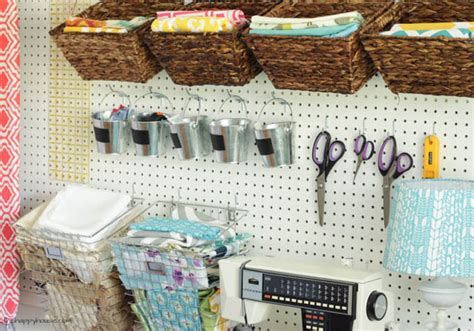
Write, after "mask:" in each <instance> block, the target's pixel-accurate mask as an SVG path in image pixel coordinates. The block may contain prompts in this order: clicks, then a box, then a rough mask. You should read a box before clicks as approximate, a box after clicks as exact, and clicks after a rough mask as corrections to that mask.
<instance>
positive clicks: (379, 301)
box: [367, 291, 388, 321]
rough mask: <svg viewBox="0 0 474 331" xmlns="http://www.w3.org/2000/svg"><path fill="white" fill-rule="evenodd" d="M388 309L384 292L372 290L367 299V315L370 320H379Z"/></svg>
mask: <svg viewBox="0 0 474 331" xmlns="http://www.w3.org/2000/svg"><path fill="white" fill-rule="evenodd" d="M387 310H388V300H387V297H386V296H385V294H383V293H381V292H377V291H374V292H372V293H370V295H369V298H368V299H367V317H368V318H369V320H371V321H381V320H382V319H383V318H384V317H385V314H386V313H387Z"/></svg>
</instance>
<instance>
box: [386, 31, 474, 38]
mask: <svg viewBox="0 0 474 331" xmlns="http://www.w3.org/2000/svg"><path fill="white" fill-rule="evenodd" d="M380 34H381V35H383V36H393V37H432V38H433V37H447V38H474V31H471V30H469V29H448V30H398V31H384V32H382V33H380Z"/></svg>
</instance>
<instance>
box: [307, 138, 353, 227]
mask: <svg viewBox="0 0 474 331" xmlns="http://www.w3.org/2000/svg"><path fill="white" fill-rule="evenodd" d="M345 152H346V145H344V143H343V142H342V141H339V140H335V141H333V142H331V134H330V133H329V132H327V131H325V130H324V131H322V132H321V133H319V134H318V136H317V137H316V140H315V141H314V145H313V153H312V154H313V162H314V163H315V164H316V165H317V166H318V169H319V174H318V212H319V224H320V225H321V226H323V225H324V203H325V196H326V178H327V177H328V175H329V173H330V172H331V170H332V168H334V166H335V165H336V163H337V162H338V161H339V160H340V159H342V157H343V156H344V153H345Z"/></svg>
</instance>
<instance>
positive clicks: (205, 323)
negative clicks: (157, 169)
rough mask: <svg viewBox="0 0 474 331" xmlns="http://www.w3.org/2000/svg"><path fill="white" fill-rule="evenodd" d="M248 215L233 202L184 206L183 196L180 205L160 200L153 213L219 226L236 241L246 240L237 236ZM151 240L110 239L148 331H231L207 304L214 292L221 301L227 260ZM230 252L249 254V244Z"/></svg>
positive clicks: (213, 243) (199, 249)
mask: <svg viewBox="0 0 474 331" xmlns="http://www.w3.org/2000/svg"><path fill="white" fill-rule="evenodd" d="M178 196H179V193H178ZM236 204H237V203H236ZM246 214H247V211H246V210H243V209H237V208H235V207H231V206H230V204H229V205H228V206H227V207H215V206H209V205H200V204H192V203H186V202H181V201H180V198H178V201H174V200H172V201H157V202H155V203H154V204H153V206H152V207H151V208H150V209H149V211H148V216H152V215H153V216H158V217H162V218H165V219H172V220H173V222H180V220H181V221H182V220H198V221H201V222H203V223H206V224H209V225H216V224H219V227H220V228H221V229H222V231H221V232H220V235H223V234H224V233H225V234H228V235H229V237H231V238H240V237H241V236H243V235H242V234H240V235H237V232H236V231H237V223H238V221H239V220H240V219H242V218H243V217H244V216H245V215H246ZM131 231H132V232H133V231H134V230H131ZM234 235H235V237H234ZM225 240H226V238H221V237H219V238H217V237H216V238H215V240H210V241H208V245H211V246H212V247H218V246H220V245H221V244H222V243H223V242H225ZM151 241H152V240H151V238H144V239H143V238H141V239H137V238H131V237H128V236H123V233H119V234H117V235H116V236H114V237H113V238H112V239H111V244H112V249H113V252H114V255H115V260H116V264H117V268H118V270H119V272H120V279H121V280H122V283H123V284H124V286H125V288H127V289H129V290H133V294H134V295H133V296H134V303H133V304H132V305H131V307H132V310H133V312H134V313H135V315H136V316H137V318H138V320H139V321H140V323H141V324H142V326H143V327H144V328H145V329H146V328H148V329H149V330H173V331H181V330H182V331H188V330H202V329H203V327H206V329H213V328H214V329H216V328H217V329H226V326H227V325H229V323H230V322H228V321H227V320H224V319H223V318H222V317H221V316H220V313H219V310H218V309H217V310H214V311H212V310H211V309H210V308H209V307H210V306H211V304H210V303H209V302H208V301H206V300H211V299H212V298H213V297H214V296H213V295H214V294H217V295H216V297H218V293H219V290H218V289H217V286H218V268H217V261H218V260H219V259H220V258H225V257H226V256H225V255H215V256H210V255H209V254H203V251H202V250H203V248H202V247H201V246H197V247H194V248H183V247H180V246H176V245H174V244H171V245H170V244H169V243H167V244H166V245H165V246H163V245H161V244H162V242H160V244H157V243H156V242H151ZM220 247H222V246H220ZM230 251H232V252H233V253H234V254H241V253H244V252H246V248H245V244H242V245H240V244H239V247H238V248H235V247H234V248H233V249H232V250H230V249H229V252H230ZM212 306H213V307H214V309H216V308H215V307H217V306H219V300H218V299H216V301H215V303H212ZM206 307H207V308H206Z"/></svg>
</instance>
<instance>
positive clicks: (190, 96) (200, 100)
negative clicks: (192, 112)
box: [181, 89, 206, 115]
mask: <svg viewBox="0 0 474 331" xmlns="http://www.w3.org/2000/svg"><path fill="white" fill-rule="evenodd" d="M186 93H187V94H188V101H186V104H185V105H184V108H183V111H182V112H181V115H184V114H185V113H186V111H187V110H188V108H189V104H190V103H191V101H197V102H198V104H199V105H198V106H199V108H198V112H200V111H201V109H202V104H203V101H206V99H204V98H202V97H200V96H199V95H197V94H193V93H191V92H189V89H186Z"/></svg>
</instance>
